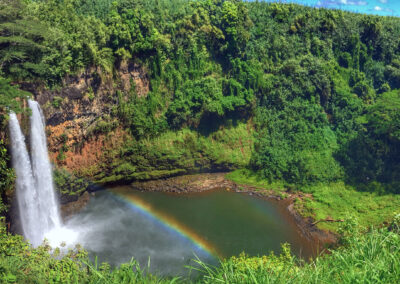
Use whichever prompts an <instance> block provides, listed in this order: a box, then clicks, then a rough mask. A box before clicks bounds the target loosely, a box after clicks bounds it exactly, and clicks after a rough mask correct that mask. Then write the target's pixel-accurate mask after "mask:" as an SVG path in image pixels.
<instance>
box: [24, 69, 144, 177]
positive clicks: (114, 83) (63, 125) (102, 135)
mask: <svg viewBox="0 0 400 284" xmlns="http://www.w3.org/2000/svg"><path fill="white" fill-rule="evenodd" d="M23 87H24V88H25V89H26V90H28V91H30V92H31V93H33V94H34V96H35V99H36V100H37V101H38V102H39V103H40V105H41V106H42V109H43V112H44V116H45V118H46V125H47V128H46V131H47V137H48V147H49V153H50V157H51V160H52V162H54V163H55V164H56V165H58V166H61V167H63V168H66V169H67V170H70V171H72V172H73V173H76V174H79V175H82V176H90V175H92V174H96V173H95V172H96V171H99V170H101V167H99V165H101V164H103V163H105V159H107V157H108V156H109V155H110V152H111V151H113V150H115V149H117V148H118V147H119V146H120V145H121V144H122V143H123V142H124V141H126V139H129V137H128V136H129V135H128V134H127V133H126V131H125V130H124V129H123V127H122V126H121V125H120V122H119V121H118V120H117V119H116V118H114V116H113V115H112V112H113V111H115V109H116V108H117V107H118V104H119V99H121V96H119V95H118V92H120V93H121V94H122V99H126V97H127V95H128V94H129V92H131V91H133V92H135V93H136V94H137V95H138V96H141V97H143V96H146V95H147V93H148V92H149V88H150V86H149V76H148V73H147V71H146V69H145V68H144V67H142V66H140V65H138V64H135V63H132V62H122V63H121V64H120V66H119V67H118V68H117V69H116V71H115V72H114V74H113V75H109V74H105V73H104V72H103V71H102V70H101V69H100V68H90V69H87V70H85V71H84V72H82V73H81V74H80V75H77V76H70V77H68V78H66V79H65V80H64V82H63V84H62V87H61V88H58V89H55V90H49V89H45V88H44V87H42V86H38V85H33V84H30V85H24V86H23Z"/></svg>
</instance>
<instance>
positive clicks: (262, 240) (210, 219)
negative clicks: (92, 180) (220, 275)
mask: <svg viewBox="0 0 400 284" xmlns="http://www.w3.org/2000/svg"><path fill="white" fill-rule="evenodd" d="M67 226H68V227H69V228H72V229H75V230H76V231H79V242H80V243H81V244H82V245H83V247H85V248H86V249H87V250H88V251H89V252H90V254H91V255H92V256H97V258H98V262H102V261H106V262H109V263H110V264H112V265H119V264H121V263H125V262H128V261H129V260H130V259H131V258H132V257H134V258H135V259H136V260H138V261H139V263H141V264H142V266H147V265H148V263H150V271H151V272H153V273H158V274H161V275H177V274H181V275H182V274H186V273H187V271H188V269H187V268H185V266H188V265H194V262H193V261H192V260H193V259H194V258H200V259H201V260H203V261H205V262H208V263H211V264H216V263H217V259H218V257H219V258H221V257H230V256H233V255H238V254H240V253H241V252H245V253H246V254H248V255H250V256H256V255H265V254H269V253H271V252H272V251H273V252H275V253H279V252H280V248H281V244H282V243H285V242H287V243H289V244H291V247H292V251H293V252H294V253H295V254H297V255H298V256H301V257H305V258H308V257H310V256H311V255H313V244H312V243H311V242H310V241H308V240H307V239H305V238H304V237H303V236H302V235H301V234H300V232H299V231H298V229H297V227H296V225H295V224H294V222H293V220H292V219H291V217H290V216H288V214H287V213H285V210H284V208H282V207H281V206H280V205H279V204H278V203H276V202H272V201H268V200H265V199H262V198H259V197H255V196H250V195H247V194H239V193H233V192H228V191H225V190H214V191H208V192H202V193H185V194H171V193H163V192H140V191H136V190H133V189H131V188H130V187H129V186H123V187H115V188H112V189H108V190H104V191H100V192H96V194H95V196H94V197H92V198H91V200H90V201H89V203H88V205H87V206H86V207H85V208H84V209H83V210H82V211H81V212H79V213H78V214H76V215H74V216H73V217H72V218H71V219H70V220H68V222H67Z"/></svg>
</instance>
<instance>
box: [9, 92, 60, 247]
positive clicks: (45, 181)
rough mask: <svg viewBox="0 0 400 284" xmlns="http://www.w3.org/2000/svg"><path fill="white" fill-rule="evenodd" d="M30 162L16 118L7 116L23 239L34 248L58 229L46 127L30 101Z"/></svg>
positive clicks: (36, 107)
mask: <svg viewBox="0 0 400 284" xmlns="http://www.w3.org/2000/svg"><path fill="white" fill-rule="evenodd" d="M28 104H29V107H30V108H31V110H32V115H31V117H30V131H31V132H30V133H31V134H30V136H31V139H30V144H31V145H30V146H31V160H30V159H29V155H28V151H27V148H26V144H25V137H24V135H23V133H22V131H21V128H20V125H19V122H18V119H17V116H16V115H15V113H12V112H11V113H10V121H9V127H10V138H11V154H12V163H13V167H14V169H15V172H16V191H17V200H18V207H19V214H20V219H21V225H22V231H23V234H24V237H25V238H26V239H27V240H29V241H30V243H31V244H32V245H33V246H34V247H36V246H38V245H40V244H41V243H42V242H43V240H44V238H45V236H46V235H47V234H48V233H49V232H51V231H58V229H59V228H61V218H60V213H59V206H58V203H57V201H56V197H55V192H54V186H53V177H52V169H51V164H50V161H49V157H48V153H47V145H46V134H45V123H44V118H43V114H42V111H41V109H40V106H39V104H38V103H37V102H35V101H32V100H29V101H28Z"/></svg>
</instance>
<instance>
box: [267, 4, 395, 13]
mask: <svg viewBox="0 0 400 284" xmlns="http://www.w3.org/2000/svg"><path fill="white" fill-rule="evenodd" d="M266 1H267V2H283V3H298V4H303V5H307V6H312V7H319V8H331V9H342V10H346V11H352V12H358V13H363V14H374V15H381V16H397V17H399V16H400V0H279V1H278V0H266Z"/></svg>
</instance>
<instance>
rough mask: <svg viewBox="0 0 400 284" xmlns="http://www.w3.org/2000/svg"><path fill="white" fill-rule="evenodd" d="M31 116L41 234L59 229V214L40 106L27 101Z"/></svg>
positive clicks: (32, 153) (33, 163)
mask: <svg viewBox="0 0 400 284" xmlns="http://www.w3.org/2000/svg"><path fill="white" fill-rule="evenodd" d="M28 104H29V107H30V109H31V110H32V115H31V118H30V120H31V158H32V171H33V176H34V179H35V187H36V191H37V194H38V204H37V207H38V211H39V216H40V217H39V218H40V222H41V225H42V232H43V234H45V233H46V232H48V231H50V230H52V229H53V228H56V227H60V225H61V221H60V219H61V218H60V213H59V208H58V204H57V202H56V196H55V191H54V184H53V174H52V169H51V164H50V161H49V155H48V153H47V141H46V132H45V122H44V117H43V114H42V111H41V109H40V106H39V104H38V103H37V102H35V101H32V100H29V101H28Z"/></svg>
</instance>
